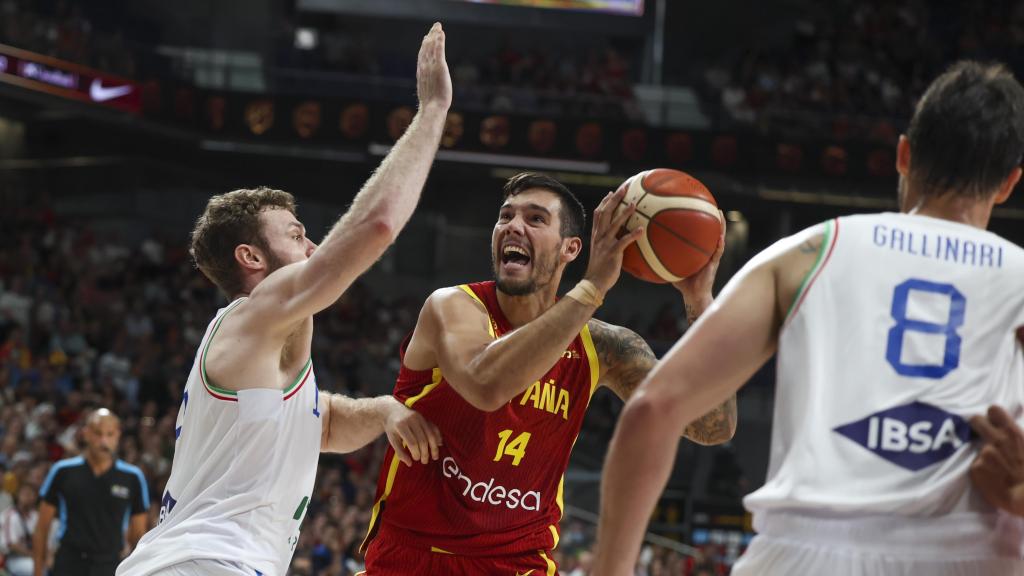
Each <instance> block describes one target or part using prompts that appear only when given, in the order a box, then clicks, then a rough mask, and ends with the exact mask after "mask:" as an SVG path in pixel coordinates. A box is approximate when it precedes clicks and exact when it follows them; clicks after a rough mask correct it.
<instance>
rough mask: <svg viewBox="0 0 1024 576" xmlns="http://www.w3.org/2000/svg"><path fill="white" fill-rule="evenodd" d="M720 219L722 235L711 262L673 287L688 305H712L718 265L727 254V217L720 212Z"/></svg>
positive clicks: (675, 283)
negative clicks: (712, 292)
mask: <svg viewBox="0 0 1024 576" xmlns="http://www.w3.org/2000/svg"><path fill="white" fill-rule="evenodd" d="M718 216H719V219H720V220H721V222H722V233H721V234H720V235H719V236H718V244H717V245H716V246H715V252H714V254H712V255H711V260H708V263H707V264H705V265H704V267H703V268H701V269H700V270H698V271H696V272H694V273H693V274H690V275H689V276H687V277H686V278H683V279H682V280H680V281H679V282H674V283H673V284H672V285H673V286H675V287H676V290H679V291H680V292H682V293H683V299H684V300H685V301H686V302H687V304H692V305H694V306H702V305H703V307H705V308H706V307H707V306H708V305H710V303H711V300H712V296H711V290H712V288H713V287H714V285H715V275H716V274H717V273H718V265H719V264H720V263H721V262H722V254H723V253H725V215H724V214H722V211H721V210H719V211H718Z"/></svg>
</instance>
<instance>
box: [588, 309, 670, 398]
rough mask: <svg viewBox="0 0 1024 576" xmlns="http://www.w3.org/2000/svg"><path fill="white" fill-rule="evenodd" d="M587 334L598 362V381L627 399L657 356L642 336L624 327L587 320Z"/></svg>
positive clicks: (656, 360) (649, 369)
mask: <svg viewBox="0 0 1024 576" xmlns="http://www.w3.org/2000/svg"><path fill="white" fill-rule="evenodd" d="M590 335H591V337H592V338H593V340H594V347H595V348H596V349H597V357H598V361H599V362H600V363H601V380H602V383H603V384H604V385H606V386H608V387H609V388H611V389H612V391H613V392H615V394H616V395H617V396H618V397H619V398H622V399H623V400H627V399H628V398H629V397H630V396H632V395H633V392H635V391H636V389H637V388H638V387H639V386H640V383H641V382H643V380H644V377H646V376H647V373H648V372H650V371H651V368H654V365H655V364H656V363H657V362H658V357H657V356H655V355H654V351H653V350H651V347H650V346H649V345H648V344H647V342H645V341H644V339H643V338H641V337H640V336H639V335H638V334H637V333H636V332H633V331H632V330H630V329H628V328H623V327H621V326H613V325H611V324H606V323H604V322H601V321H600V320H591V321H590Z"/></svg>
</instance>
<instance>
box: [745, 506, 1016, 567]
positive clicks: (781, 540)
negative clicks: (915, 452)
mask: <svg viewBox="0 0 1024 576" xmlns="http://www.w3.org/2000/svg"><path fill="white" fill-rule="evenodd" d="M761 520H762V521H761V522H760V524H762V527H763V528H762V532H761V534H759V535H758V536H756V537H755V538H754V541H753V542H752V543H751V544H750V547H749V548H748V549H747V551H746V553H744V554H743V556H742V557H740V559H739V561H737V562H736V564H735V565H734V566H733V569H732V573H731V574H732V576H800V575H808V576H811V575H814V576H818V575H823V574H827V575H828V576H883V575H884V576H1021V575H1024V557H1022V556H1021V554H1020V553H1019V552H1015V551H1014V550H1013V549H1011V548H1010V547H1008V546H1006V541H1005V538H1004V536H1005V535H1006V533H1005V532H1003V533H1002V534H999V532H998V531H997V532H996V533H995V534H994V535H993V537H991V538H988V539H986V537H985V536H984V535H981V536H979V533H978V532H977V531H976V530H975V529H976V528H982V526H980V525H978V524H979V522H978V521H977V520H976V519H971V518H956V519H953V518H943V519H927V520H921V521H907V520H905V519H895V518H872V519H860V518H858V519H846V520H844V519H834V518H814V517H807V516H798V515H790V514H781V513H772V514H771V518H762V519H761ZM1007 520H1009V519H1007ZM1009 522H1010V524H1013V525H1007V524H1006V523H1004V522H1002V521H999V522H998V527H995V526H993V528H996V529H997V530H998V529H999V528H1002V529H1004V530H1006V531H1010V532H1013V531H1014V530H1015V525H1016V523H1015V522H1014V521H1013V520H1009Z"/></svg>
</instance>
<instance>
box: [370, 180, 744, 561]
mask: <svg viewBox="0 0 1024 576" xmlns="http://www.w3.org/2000/svg"><path fill="white" fill-rule="evenodd" d="M504 192H505V202H504V204H503V205H502V206H501V208H500V210H499V213H498V221H497V223H496V224H495V226H494V232H493V235H492V238H491V243H492V244H491V249H492V258H493V263H494V274H495V278H496V282H481V283H477V284H469V285H463V286H458V287H452V288H442V289H440V290H437V291H436V292H434V293H433V294H432V295H431V296H430V297H429V298H428V299H427V301H426V303H425V304H424V306H423V309H422V311H421V312H420V316H419V320H418V322H417V325H416V329H415V331H414V332H413V334H412V336H411V337H410V338H409V339H408V340H407V341H406V342H405V343H404V345H403V348H402V351H401V359H402V367H401V372H400V374H399V377H398V382H397V384H396V385H395V396H396V397H397V398H398V399H399V400H401V401H403V402H404V403H405V404H406V406H409V407H411V408H413V409H414V410H416V411H418V412H420V413H421V414H423V415H424V416H425V417H427V418H428V419H430V420H431V421H432V422H434V423H435V424H437V426H438V428H439V429H440V430H441V434H442V437H443V438H444V439H445V441H444V446H443V448H442V449H441V453H440V458H439V459H438V460H437V461H436V462H432V463H430V464H428V465H427V466H421V467H416V468H407V467H399V466H398V460H396V459H395V458H394V455H393V454H392V452H391V451H390V450H389V452H388V454H387V456H386V458H385V461H384V463H383V466H382V469H381V474H380V478H379V481H378V485H377V502H376V504H375V505H374V507H373V512H372V518H371V526H370V532H369V534H368V535H367V539H366V542H364V544H363V549H364V551H365V553H366V574H367V575H368V576H385V575H393V574H395V575H397V574H445V575H459V574H467V575H469V574H472V575H479V574H495V575H506V574H507V575H508V576H519V575H524V574H534V576H540V575H542V574H546V575H553V574H555V573H556V569H557V568H556V565H555V563H554V562H553V561H552V559H551V554H550V552H551V550H552V549H554V548H555V547H556V546H557V545H558V537H559V533H558V522H559V520H560V518H561V516H562V475H563V474H564V472H565V469H566V467H567V466H568V463H569V454H570V451H571V449H572V445H573V443H574V442H575V440H576V436H577V434H578V433H579V430H580V426H581V425H582V423H583V416H584V412H585V411H586V408H587V404H588V403H589V400H590V397H591V396H592V394H593V393H594V390H595V389H596V388H597V387H598V386H602V385H603V386H608V387H609V388H611V389H612V391H614V392H615V393H616V394H617V395H618V396H620V397H621V398H623V399H625V398H628V397H629V396H630V395H631V394H632V392H633V390H634V389H635V387H636V386H637V385H638V384H639V383H640V381H641V380H642V379H643V377H644V375H645V374H647V372H648V370H650V368H651V367H652V366H653V365H654V364H655V362H656V358H655V356H654V353H653V352H652V351H651V348H650V347H649V346H648V345H647V344H646V343H645V342H644V341H643V339H641V338H640V337H639V336H638V335H637V334H636V333H634V332H632V331H631V330H628V329H626V328H622V327H619V326H612V325H610V324H606V323H604V322H601V321H599V320H595V319H593V318H592V315H593V314H594V312H595V311H596V310H597V308H598V306H600V304H601V302H602V299H603V297H604V295H605V294H606V293H607V292H608V290H609V289H611V287H612V286H613V285H614V284H615V282H616V281H617V280H618V277H619V273H620V270H621V266H622V253H623V250H625V248H626V246H628V245H629V244H630V243H632V242H634V241H635V240H636V238H637V237H638V235H639V233H640V232H641V231H639V230H637V231H633V232H631V233H629V234H627V235H626V236H623V237H622V238H618V237H617V234H618V233H619V231H620V229H621V228H622V224H623V223H624V222H625V221H626V219H627V218H628V217H629V216H630V215H631V214H632V213H633V211H634V210H635V207H632V206H631V207H629V209H628V210H625V211H624V213H623V214H622V215H620V216H619V217H618V218H616V217H614V212H615V208H616V207H617V206H618V205H619V203H620V202H621V201H622V197H623V196H624V194H625V189H623V190H622V191H621V192H616V193H610V194H609V195H608V196H606V197H605V198H604V200H602V201H601V204H600V206H598V208H597V210H596V211H595V212H594V225H593V234H592V243H591V248H590V262H589V265H588V268H587V272H586V275H585V279H584V280H582V281H581V282H580V283H579V284H578V285H577V286H576V287H575V288H573V289H572V290H570V291H569V292H568V294H566V296H567V297H564V298H562V299H560V300H559V299H557V298H556V290H557V289H558V285H559V282H560V280H561V278H562V272H563V271H564V270H565V267H566V266H567V265H568V264H569V263H570V262H572V261H573V260H575V259H576V258H577V257H578V256H579V255H580V252H581V249H582V246H583V242H582V240H581V238H580V236H581V235H582V232H583V222H584V218H585V211H584V209H583V206H582V204H580V202H579V200H577V199H576V198H575V197H574V196H573V195H572V193H571V192H569V190H568V189H567V188H566V187H565V186H563V185H562V184H560V183H559V182H557V181H556V180H554V179H552V178H549V177H547V176H543V175H538V174H530V173H525V174H519V175H517V176H514V177H513V178H511V179H510V180H509V181H508V182H507V184H506V185H505V190H504ZM723 237H724V236H723ZM722 249H723V242H722V240H720V242H719V245H718V248H717V250H716V252H715V254H714V256H713V258H712V260H711V262H710V263H709V264H708V265H707V266H705V267H704V269H703V270H701V271H700V272H698V273H697V274H695V275H694V276H691V277H690V278H688V279H686V280H683V281H681V282H679V283H677V284H676V285H675V287H676V288H677V289H678V290H679V291H680V292H682V294H683V298H684V301H685V308H686V311H687V316H688V319H689V320H690V321H691V322H692V321H693V320H695V319H696V317H697V316H698V315H699V314H700V313H701V312H702V311H703V310H704V309H705V308H707V307H708V306H709V305H710V304H711V285H712V283H713V281H714V276H715V271H716V270H717V268H718V262H719V260H720V258H721V255H722ZM735 425H736V402H735V397H733V398H731V399H729V400H728V401H727V402H725V403H724V404H722V405H721V406H719V407H717V408H716V409H714V410H713V411H711V412H710V413H709V414H707V415H705V416H704V417H703V418H701V419H700V420H698V421H697V422H695V423H694V424H693V425H691V426H690V427H688V428H687V430H686V431H685V434H684V435H685V436H686V437H688V438H690V439H692V440H694V441H696V442H698V443H701V444H715V443H720V442H724V441H726V440H728V439H729V438H731V437H732V434H733V431H734V430H735Z"/></svg>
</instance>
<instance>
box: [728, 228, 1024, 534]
mask: <svg viewBox="0 0 1024 576" xmlns="http://www.w3.org/2000/svg"><path fill="white" fill-rule="evenodd" d="M823 228H824V231H825V235H824V241H823V245H822V249H821V252H820V254H819V257H818V261H817V263H816V264H815V266H814V268H813V269H812V271H811V272H810V273H809V274H808V276H807V279H806V280H805V281H804V284H803V286H802V287H801V289H800V293H799V294H798V295H797V297H796V299H795V301H794V303H793V307H792V308H791V310H790V311H789V314H788V315H787V318H786V320H785V323H784V325H783V328H782V330H781V332H780V335H779V347H778V355H777V384H776V401H775V412H774V421H773V430H772V447H771V457H770V464H769V469H768V478H767V482H766V484H765V485H764V486H763V487H762V488H761V489H759V490H757V491H756V492H754V493H753V494H751V495H749V496H748V497H747V498H746V499H745V504H746V505H747V507H748V509H750V510H751V511H752V512H754V514H755V527H758V521H757V518H758V516H759V515H761V514H762V513H765V512H771V511H780V512H781V511H786V512H789V513H793V512H798V513H799V512H807V513H809V514H814V513H819V514H820V513H824V514H828V515H833V516H834V515H840V516H872V515H874V516H879V515H883V516H896V517H929V518H935V517H938V516H950V515H953V516H958V515H960V516H961V517H963V518H964V519H965V520H966V519H967V518H968V517H970V516H977V515H984V516H986V517H993V516H994V514H993V512H994V511H993V509H992V508H991V507H989V506H987V505H986V504H984V502H982V500H981V498H980V496H979V495H978V494H977V493H976V492H975V491H974V490H973V489H972V488H971V487H970V483H969V480H968V477H967V471H968V467H969V465H970V463H971V461H972V460H973V458H974V457H975V456H976V455H977V450H978V445H979V443H978V442H977V441H975V439H974V438H973V432H972V431H971V429H970V426H969V424H968V421H967V419H968V418H970V417H971V416H972V415H975V414H982V413H984V411H985V410H986V409H987V407H988V406H989V405H990V404H999V405H1001V406H1003V407H1005V408H1007V409H1008V410H1010V411H1014V410H1017V409H1019V408H1020V407H1021V405H1022V402H1024V352H1022V347H1021V343H1020V342H1019V340H1018V339H1017V336H1016V332H1017V330H1018V328H1020V327H1024V250H1022V249H1021V248H1020V247H1018V246H1016V245H1014V244H1012V243H1010V242H1008V241H1006V240H1004V239H1002V238H1000V237H999V236H996V235H995V234H992V233H990V232H986V231H983V230H980V229H977V228H974V227H971V226H967V225H964V224H958V223H955V222H950V221H946V220H941V219H936V218H929V217H923V216H912V215H906V214H891V213H886V214H872V215H863V216H851V217H846V218H839V219H837V220H832V221H829V222H827V223H825V224H824V225H823ZM974 524H977V525H981V524H985V522H981V523H974ZM974 524H972V525H974ZM985 525H990V524H985ZM758 529H759V530H760V528H758ZM879 537H880V538H884V537H885V535H884V534H880V535H879ZM1018 546H1019V543H1018Z"/></svg>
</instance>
